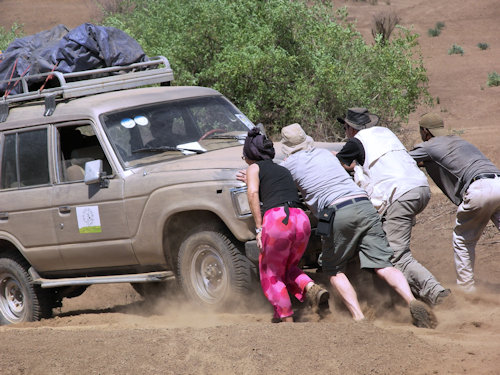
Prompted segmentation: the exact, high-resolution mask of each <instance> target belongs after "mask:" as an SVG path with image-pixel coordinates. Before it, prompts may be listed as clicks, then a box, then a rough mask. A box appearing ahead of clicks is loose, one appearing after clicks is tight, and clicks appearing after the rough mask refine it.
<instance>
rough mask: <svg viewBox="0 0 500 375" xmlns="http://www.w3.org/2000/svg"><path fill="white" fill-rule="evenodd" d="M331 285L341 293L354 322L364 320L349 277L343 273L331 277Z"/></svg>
mask: <svg viewBox="0 0 500 375" xmlns="http://www.w3.org/2000/svg"><path fill="white" fill-rule="evenodd" d="M403 277H404V276H403ZM330 283H331V284H332V286H333V287H334V288H335V289H337V291H338V292H339V294H340V296H341V297H342V300H343V301H344V304H345V305H346V306H347V308H348V309H349V311H350V312H351V315H352V317H353V318H354V320H363V319H364V318H365V316H364V315H363V312H362V311H361V307H360V306H359V302H358V296H357V294H356V291H355V290H354V288H353V287H352V284H351V282H350V281H349V279H348V278H347V276H346V275H345V274H343V273H338V274H336V275H335V276H331V277H330ZM407 285H408V284H407ZM408 290H409V287H408Z"/></svg>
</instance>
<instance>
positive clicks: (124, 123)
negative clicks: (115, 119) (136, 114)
mask: <svg viewBox="0 0 500 375" xmlns="http://www.w3.org/2000/svg"><path fill="white" fill-rule="evenodd" d="M120 124H121V126H123V127H124V128H127V129H130V128H133V127H134V126H135V121H134V120H132V119H131V118H124V119H123V120H121V121H120Z"/></svg>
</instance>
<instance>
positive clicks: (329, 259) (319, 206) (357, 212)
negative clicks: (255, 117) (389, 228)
mask: <svg viewBox="0 0 500 375" xmlns="http://www.w3.org/2000/svg"><path fill="white" fill-rule="evenodd" d="M281 136H282V140H281V142H282V151H283V153H284V154H285V156H286V159H285V160H284V162H283V163H282V165H283V166H284V167H286V168H287V169H289V170H290V172H291V174H292V177H293V179H294V180H295V183H296V184H297V186H298V188H299V190H300V191H301V193H302V196H303V198H304V199H305V202H306V204H307V205H308V206H309V208H310V209H311V211H312V213H313V214H314V215H315V216H316V217H318V215H319V214H320V213H321V211H322V210H323V209H325V208H327V207H332V208H334V210H335V219H334V220H333V222H332V223H331V229H332V231H331V232H332V233H331V235H330V236H329V237H323V238H322V243H323V249H322V250H323V272H325V273H326V274H327V275H328V276H330V283H331V284H332V286H333V287H334V288H335V289H336V290H337V291H338V292H339V294H340V296H341V297H342V299H343V301H344V303H345V305H346V306H347V308H348V309H349V311H350V312H351V315H352V317H353V318H354V320H363V319H364V318H365V317H364V314H363V312H362V311H361V308H360V306H359V302H358V298H357V294H356V292H355V290H354V288H353V286H352V284H351V283H350V281H349V279H348V278H347V276H346V275H345V273H344V271H345V268H346V265H347V263H348V262H349V261H350V260H351V259H352V258H354V257H355V256H356V255H358V254H359V259H360V265H361V268H365V269H371V270H373V271H374V272H375V273H376V274H377V275H378V276H379V277H380V278H382V279H383V280H384V281H386V282H387V283H388V284H389V285H390V286H391V287H392V288H393V289H394V290H395V291H396V292H397V293H398V294H399V295H400V296H401V297H402V298H403V299H404V300H405V301H406V302H407V303H408V305H409V307H410V312H411V315H412V317H413V322H414V324H415V325H416V326H418V327H426V328H434V327H435V326H436V324H437V321H436V318H435V316H434V314H433V313H432V311H431V310H430V308H429V307H428V306H427V305H426V304H425V303H422V302H420V301H417V300H416V299H415V297H414V296H413V294H412V292H411V290H410V287H409V285H408V282H407V281H406V278H405V277H404V275H403V273H402V272H401V271H399V270H398V269H396V268H394V267H393V266H392V263H391V262H390V259H391V257H392V255H393V251H392V249H391V248H390V247H389V243H388V242H387V238H386V236H385V234H384V231H383V229H382V223H381V221H380V217H379V215H378V213H377V211H376V210H375V208H374V207H373V205H372V203H371V202H370V200H369V198H368V196H367V194H366V192H365V191H364V190H362V189H361V188H360V187H358V186H357V185H356V184H355V183H354V181H353V180H352V179H351V177H350V176H349V174H348V173H347V172H346V171H345V170H344V168H343V167H342V166H341V165H340V162H339V161H338V159H337V158H336V157H335V156H334V155H333V154H332V153H331V152H330V151H328V150H325V149H319V148H315V147H314V141H313V140H312V138H311V137H309V136H307V135H306V133H305V132H304V130H303V129H302V127H301V126H300V125H299V124H292V125H289V126H286V127H284V128H283V129H282V130H281Z"/></svg>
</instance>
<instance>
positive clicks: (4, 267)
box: [0, 256, 52, 325]
mask: <svg viewBox="0 0 500 375" xmlns="http://www.w3.org/2000/svg"><path fill="white" fill-rule="evenodd" d="M28 266H29V265H28V264H27V263H26V262H25V261H24V259H22V258H21V257H19V256H10V257H7V258H0V325H4V324H12V323H22V322H32V321H36V320H40V319H41V318H47V317H49V316H50V315H51V313H52V305H51V302H50V298H48V299H46V300H44V296H46V295H47V296H49V295H48V293H45V291H43V290H42V289H41V288H40V287H39V286H37V285H33V284H32V282H31V281H32V280H31V276H30V275H29V274H28V272H27V269H28Z"/></svg>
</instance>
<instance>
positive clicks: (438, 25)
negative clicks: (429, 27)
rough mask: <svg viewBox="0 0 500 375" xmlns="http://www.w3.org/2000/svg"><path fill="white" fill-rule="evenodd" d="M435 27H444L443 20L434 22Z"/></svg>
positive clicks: (440, 28)
mask: <svg viewBox="0 0 500 375" xmlns="http://www.w3.org/2000/svg"><path fill="white" fill-rule="evenodd" d="M436 29H437V30H442V29H444V22H441V21H438V22H436Z"/></svg>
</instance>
